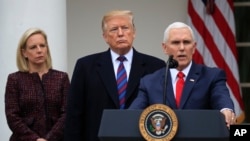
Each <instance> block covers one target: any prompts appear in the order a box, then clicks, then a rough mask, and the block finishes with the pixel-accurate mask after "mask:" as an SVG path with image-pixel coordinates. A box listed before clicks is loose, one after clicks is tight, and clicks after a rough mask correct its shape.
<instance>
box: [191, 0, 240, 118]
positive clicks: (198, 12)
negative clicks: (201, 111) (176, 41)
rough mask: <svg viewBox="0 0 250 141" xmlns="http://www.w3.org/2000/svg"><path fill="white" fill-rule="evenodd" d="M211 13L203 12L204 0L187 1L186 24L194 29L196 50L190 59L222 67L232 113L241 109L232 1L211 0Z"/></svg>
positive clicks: (204, 7)
mask: <svg viewBox="0 0 250 141" xmlns="http://www.w3.org/2000/svg"><path fill="white" fill-rule="evenodd" d="M213 2H214V4H212V5H211V3H210V6H212V7H213V8H214V12H212V14H208V13H207V11H206V10H207V9H206V1H205V0H203V1H202V0H189V1H188V23H189V25H190V26H191V27H192V28H193V29H194V34H195V37H196V38H197V40H196V41H197V49H196V52H195V54H194V60H195V62H198V63H203V64H205V65H207V66H211V67H219V68H222V69H224V70H225V72H226V75H227V86H228V88H229V91H230V96H231V97H232V99H233V102H234V105H235V110H236V114H237V115H239V114H240V113H241V112H243V102H242V96H241V91H240V87H239V75H238V65H237V58H238V56H237V50H236V42H235V29H234V26H235V25H234V16H233V1H231V0H214V1H213Z"/></svg>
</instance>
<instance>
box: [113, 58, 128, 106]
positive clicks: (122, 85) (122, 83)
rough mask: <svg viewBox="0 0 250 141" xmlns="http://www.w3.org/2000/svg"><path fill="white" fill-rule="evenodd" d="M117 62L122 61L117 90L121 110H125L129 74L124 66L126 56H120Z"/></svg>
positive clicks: (118, 73)
mask: <svg viewBox="0 0 250 141" xmlns="http://www.w3.org/2000/svg"><path fill="white" fill-rule="evenodd" d="M117 60H119V61H120V64H119V66H118V70H117V78H116V82H117V90H118V94H119V103H120V109H124V107H125V95H126V88H127V74H126V70H125V68H124V65H123V61H124V60H126V58H125V57H124V56H120V57H118V58H117Z"/></svg>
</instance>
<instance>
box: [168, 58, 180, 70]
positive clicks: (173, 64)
mask: <svg viewBox="0 0 250 141" xmlns="http://www.w3.org/2000/svg"><path fill="white" fill-rule="evenodd" d="M168 63H169V64H168V67H169V68H177V67H178V65H179V64H178V62H177V61H176V60H174V59H173V55H170V56H169V58H168Z"/></svg>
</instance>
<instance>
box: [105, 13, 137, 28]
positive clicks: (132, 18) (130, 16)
mask: <svg viewBox="0 0 250 141" xmlns="http://www.w3.org/2000/svg"><path fill="white" fill-rule="evenodd" d="M114 16H128V17H129V18H130V20H131V24H132V26H133V28H135V25H134V16H133V13H132V11H129V10H113V11H110V12H108V13H106V14H105V15H104V16H103V18H102V31H103V32H105V30H106V28H107V25H106V22H107V21H108V20H109V18H111V17H114Z"/></svg>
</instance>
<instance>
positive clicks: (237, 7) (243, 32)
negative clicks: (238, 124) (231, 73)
mask: <svg viewBox="0 0 250 141" xmlns="http://www.w3.org/2000/svg"><path fill="white" fill-rule="evenodd" d="M249 13H250V0H234V14H235V15H234V17H235V28H236V42H237V44H236V46H237V50H238V59H239V60H238V61H239V62H238V64H239V74H240V86H241V90H242V97H243V102H244V105H245V115H246V118H245V122H247V123H250V73H249V71H250V16H249Z"/></svg>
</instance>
